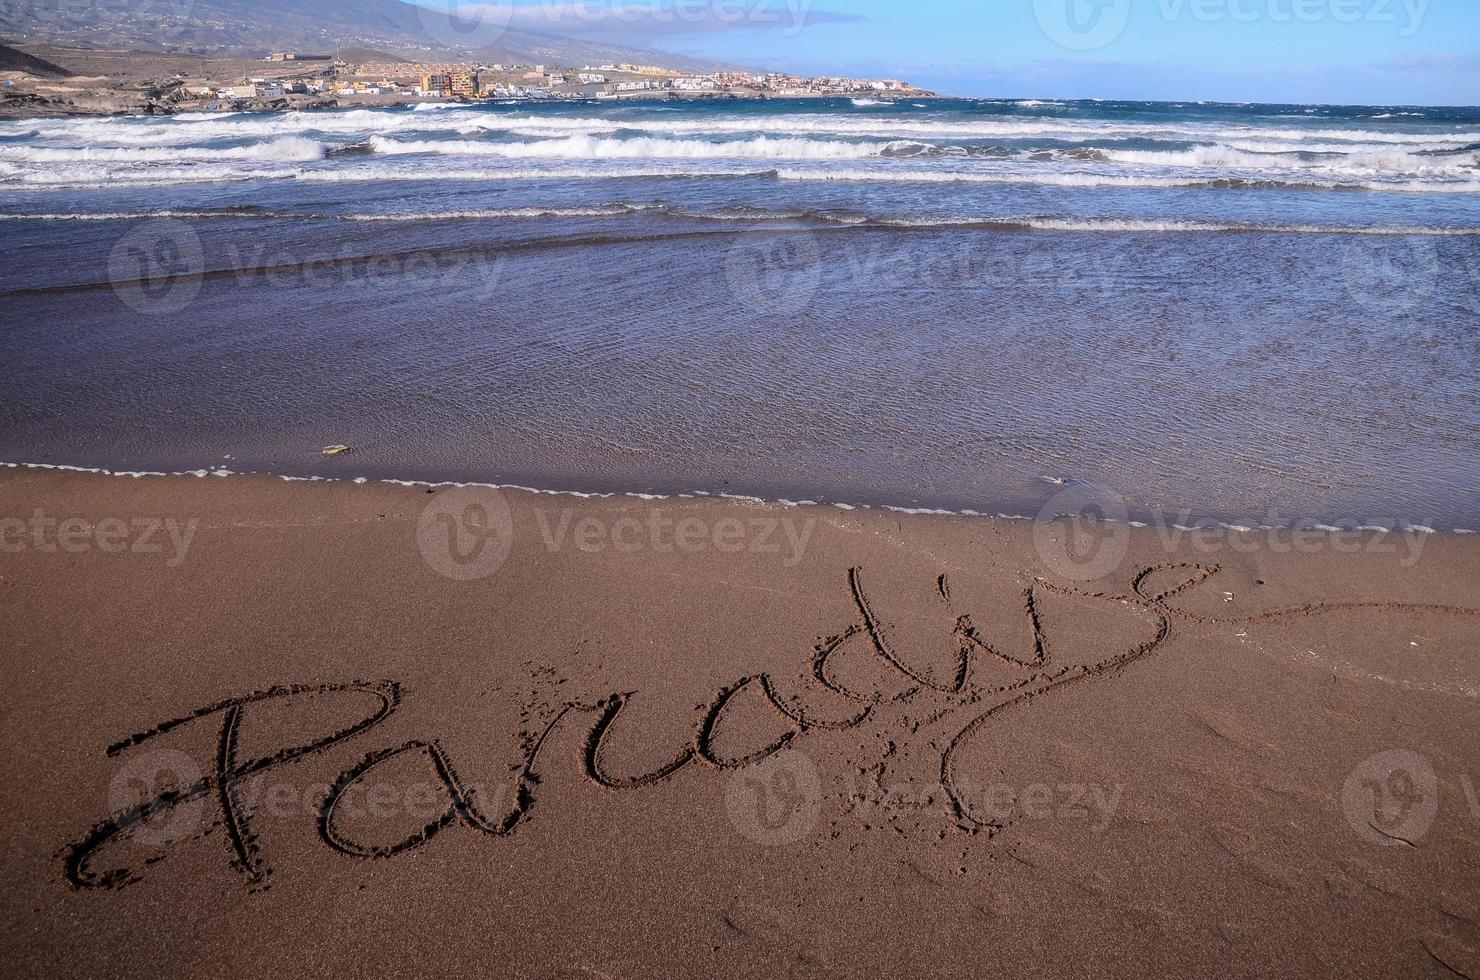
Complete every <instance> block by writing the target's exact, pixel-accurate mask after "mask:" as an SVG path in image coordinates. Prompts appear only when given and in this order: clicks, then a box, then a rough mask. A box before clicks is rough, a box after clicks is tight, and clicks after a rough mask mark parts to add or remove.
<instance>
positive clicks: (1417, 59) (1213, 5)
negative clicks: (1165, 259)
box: [423, 0, 1480, 105]
mask: <svg viewBox="0 0 1480 980" xmlns="http://www.w3.org/2000/svg"><path fill="white" fill-rule="evenodd" d="M423 2H427V3H437V2H438V0H423ZM454 2H456V0H454ZM488 2H495V0H488ZM496 2H503V3H506V4H507V3H512V4H513V6H514V12H513V17H512V21H511V26H517V27H520V28H524V29H534V30H545V31H549V32H551V33H560V34H569V35H572V36H578V37H584V38H589V39H591V40H601V41H607V42H611V43H620V44H626V45H633V46H641V47H646V48H653V49H658V50H663V51H670V52H674V53H679V54H687V55H694V56H702V57H708V58H717V59H722V60H725V61H733V62H736V63H741V64H746V65H755V66H759V67H772V68H778V69H790V70H795V71H799V72H806V73H829V74H852V75H868V76H889V77H904V78H908V79H909V80H911V81H914V82H917V83H919V84H922V85H925V86H927V87H930V88H935V89H937V90H939V91H941V92H943V93H946V94H953V95H977V96H1003V97H1011V96H1016V97H1034V96H1036V97H1049V98H1129V99H1217V100H1226V101H1284V102H1340V103H1365V104H1398V103H1415V104H1463V105H1475V104H1480V2H1476V0H919V2H916V3H903V2H900V0H496ZM506 16H507V13H506Z"/></svg>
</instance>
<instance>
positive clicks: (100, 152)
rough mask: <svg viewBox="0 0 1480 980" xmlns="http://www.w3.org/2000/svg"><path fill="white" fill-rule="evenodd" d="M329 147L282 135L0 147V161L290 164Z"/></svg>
mask: <svg viewBox="0 0 1480 980" xmlns="http://www.w3.org/2000/svg"><path fill="white" fill-rule="evenodd" d="M328 149H329V147H328V146H327V145H326V144H324V143H320V142H318V141H317V140H311V139H305V138H304V137H301V136H284V137H280V138H278V139H273V140H268V141H266V142H262V143H252V144H249V145H247V146H229V147H209V146H184V147H174V146H172V147H136V146H129V147H123V146H99V147H90V146H84V147H48V146H24V145H16V144H5V145H0V160H7V161H16V162H22V163H77V162H100V163H146V164H147V163H180V162H184V161H188V160H205V161H210V160H261V161H267V162H278V163H292V162H300V163H303V162H308V161H310V160H320V159H322V158H323V157H324V154H325V152H327V150H328Z"/></svg>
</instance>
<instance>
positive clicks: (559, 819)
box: [0, 470, 1480, 977]
mask: <svg viewBox="0 0 1480 980" xmlns="http://www.w3.org/2000/svg"><path fill="white" fill-rule="evenodd" d="M428 490H429V488H425V487H405V486H394V485H385V484H366V485H358V486H357V485H352V484H346V483H288V482H283V481H281V480H275V479H268V478H255V477H233V478H229V479H216V478H213V477H204V478H191V477H169V478H165V477H148V478H139V479H130V478H122V477H110V476H100V475H91V474H76V473H58V472H45V471H28V470H11V471H5V472H0V501H3V507H0V519H3V521H4V522H3V523H0V549H3V550H0V627H3V630H4V635H5V636H6V638H7V642H6V644H5V653H4V657H5V662H4V666H5V675H6V678H7V681H8V683H7V684H6V685H5V689H4V694H3V695H0V697H3V702H0V704H3V708H0V739H3V742H0V744H3V753H0V761H3V766H4V770H3V772H4V777H5V778H4V779H3V781H0V786H3V789H0V794H3V795H0V814H3V818H4V821H5V826H6V827H7V828H9V833H7V835H6V839H5V843H4V859H3V860H4V881H5V884H6V886H7V887H6V888H5V890H4V897H3V899H0V902H3V906H4V915H3V922H4V926H3V930H4V932H3V939H0V942H3V948H4V949H5V951H6V954H7V959H8V960H10V961H11V962H12V963H13V964H14V965H13V967H12V970H13V971H14V972H15V973H16V975H40V974H46V975H50V976H58V975H66V976H85V975H86V976H95V975H117V976H132V975H146V974H148V975H156V974H159V973H161V972H164V973H171V974H180V973H188V974H191V975H222V974H229V975H232V976H244V977H255V976H282V975H322V974H325V973H328V972H330V971H333V972H336V973H344V974H346V975H360V974H375V975H380V974H390V973H403V974H404V973H409V972H411V971H415V972H417V973H419V974H427V973H432V972H440V973H444V974H451V975H462V974H472V973H477V974H479V975H513V976H536V977H542V976H555V975H561V976H603V975H605V976H691V975H700V974H705V975H714V974H730V973H742V972H743V973H747V974H764V975H794V976H881V975H907V976H941V975H961V974H986V973H991V974H999V975H1004V976H1022V975H1032V976H1045V977H1051V976H1084V975H1088V974H1091V973H1093V974H1096V975H1127V976H1129V975H1135V976H1140V975H1145V974H1147V973H1152V972H1154V973H1173V972H1174V973H1177V974H1190V973H1193V972H1194V971H1198V972H1203V971H1214V970H1216V971H1217V972H1218V973H1219V974H1222V975H1250V976H1252V975H1261V976H1267V975H1294V974H1302V975H1310V974H1316V975H1338V974H1339V975H1359V976H1426V975H1435V976H1452V975H1456V974H1457V975H1468V976H1476V975H1480V802H1477V793H1476V780H1477V779H1480V739H1476V738H1475V730H1476V722H1477V720H1480V643H1477V639H1480V613H1477V611H1476V608H1475V607H1480V599H1477V596H1480V588H1477V585H1480V540H1477V539H1476V538H1475V537H1474V536H1460V535H1445V534H1432V535H1412V536H1406V537H1405V536H1401V535H1379V534H1374V533H1366V534H1359V535H1342V536H1335V537H1333V536H1330V535H1320V534H1313V535H1307V536H1304V537H1302V538H1300V539H1298V540H1295V539H1292V538H1290V537H1289V536H1275V537H1272V538H1271V537H1269V536H1256V535H1238V534H1232V533H1230V532H1223V533H1221V534H1217V535H1213V534H1209V535H1207V536H1204V537H1201V538H1197V537H1193V536H1189V535H1171V534H1169V533H1168V532H1166V531H1163V530H1159V529H1151V528H1148V529H1136V530H1132V529H1129V528H1124V527H1122V528H1118V529H1115V530H1113V531H1112V532H1111V533H1109V534H1107V535H1106V536H1104V537H1103V538H1099V539H1097V541H1096V545H1095V547H1092V548H1089V549H1088V550H1086V551H1084V552H1083V553H1081V552H1079V551H1076V550H1072V549H1066V543H1067V541H1068V538H1067V535H1068V534H1069V529H1068V528H1066V527H1065V526H1063V525H1058V526H1043V525H1032V524H1028V523H1026V522H1005V521H995V520H987V519H971V518H957V517H941V516H928V515H905V514H894V513H885V512H880V511H862V510H858V511H844V510H841V509H836V508H831V507H782V506H779V505H774V504H771V505H762V504H757V503H749V502H744V501H734V500H718V499H667V500H643V499H638V498H633V497H619V498H610V499H582V498H575V497H565V496H548V495H534V494H530V493H524V492H514V491H504V492H494V491H489V490H479V489H476V488H472V489H456V488H451V487H445V488H439V489H436V490H435V491H434V492H428ZM1174 538H1175V540H1174ZM1081 540H1082V539H1081ZM1447 971H1449V972H1447Z"/></svg>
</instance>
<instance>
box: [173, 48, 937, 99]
mask: <svg viewBox="0 0 1480 980" xmlns="http://www.w3.org/2000/svg"><path fill="white" fill-rule="evenodd" d="M266 63H267V64H269V65H272V66H273V67H275V68H278V69H282V68H287V67H290V66H292V67H302V68H304V69H306V70H304V71H302V72H299V73H296V75H294V76H292V77H286V76H285V75H284V73H283V72H282V71H277V72H274V73H273V77H269V76H268V75H267V74H262V75H255V76H254V75H250V74H249V75H247V76H246V77H244V78H243V79H242V80H241V81H240V82H236V83H233V84H231V85H220V86H213V85H212V84H211V83H210V82H208V81H206V80H203V79H202V80H187V81H186V82H185V84H184V85H183V86H182V88H183V93H184V95H186V96H188V97H191V98H194V99H216V100H218V101H221V102H236V101H241V100H260V99H271V98H285V97H287V96H291V95H301V96H320V97H325V96H327V97H330V98H333V99H335V100H336V101H337V102H350V103H355V104H364V103H384V102H386V101H404V100H421V99H440V100H462V101H469V102H471V101H480V100H499V101H503V100H510V99H540V100H543V99H624V98H703V97H712V98H726V97H728V98H827V97H858V96H876V97H880V98H901V97H914V98H919V97H925V96H929V95H931V94H933V93H930V92H927V91H925V90H923V89H920V88H917V87H915V86H913V85H911V84H910V83H909V82H905V81H900V80H898V79H863V78H841V77H829V76H823V77H807V76H802V75H792V74H787V73H782V72H747V71H716V72H711V73H707V74H692V73H685V72H681V71H676V70H674V69H671V68H665V67H663V66H661V65H636V64H626V63H623V64H602V65H582V66H579V67H563V66H555V65H543V64H536V65H515V64H502V63H494V64H479V63H470V62H463V63H435V64H424V63H418V62H412V61H403V60H392V59H388V58H387V59H383V60H376V61H364V62H357V63H351V62H349V61H346V60H343V59H341V58H338V57H334V56H328V55H317V56H315V55H303V54H298V53H295V52H277V53H274V54H272V55H271V56H269V57H268V58H267V59H266ZM316 66H317V67H316Z"/></svg>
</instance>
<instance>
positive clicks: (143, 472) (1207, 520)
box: [0, 460, 1480, 537]
mask: <svg viewBox="0 0 1480 980" xmlns="http://www.w3.org/2000/svg"><path fill="white" fill-rule="evenodd" d="M0 470H37V471H52V472H58V473H78V474H91V475H96V476H110V477H125V478H130V479H143V478H183V477H194V478H206V477H216V478H226V477H236V478H245V479H249V480H278V481H282V482H284V483H322V484H343V485H349V486H374V485H388V486H401V487H423V488H432V489H440V488H454V489H456V488H468V487H471V488H479V489H486V490H495V491H511V492H514V493H526V494H531V495H534V496H547V497H571V498H575V499H582V500H615V499H621V498H628V499H632V500H642V501H650V502H651V501H664V500H729V501H735V502H741V503H747V504H759V505H763V506H775V507H782V508H824V509H834V510H840V511H845V512H851V511H877V512H880V513H887V514H906V515H911V516H935V517H959V518H968V519H972V520H987V521H1009V522H1033V521H1040V522H1041V521H1044V520H1045V519H1048V520H1056V519H1064V518H1068V517H1070V516H1072V517H1073V518H1074V519H1076V520H1081V521H1083V520H1087V521H1088V522H1089V523H1091V524H1104V525H1124V526H1125V527H1128V528H1131V529H1136V530H1142V529H1150V530H1153V531H1163V532H1164V531H1173V532H1179V533H1189V532H1200V531H1226V532H1232V533H1235V534H1240V533H1251V534H1268V533H1280V532H1288V533H1309V532H1319V533H1325V534H1365V533H1372V534H1398V535H1402V536H1404V537H1407V536H1411V535H1436V534H1437V535H1450V536H1458V537H1464V536H1468V535H1480V528H1469V527H1459V526H1455V527H1432V526H1430V525H1428V524H1414V523H1411V522H1410V523H1403V522H1400V521H1394V522H1393V523H1392V524H1391V525H1390V526H1389V525H1380V524H1373V523H1367V524H1357V523H1355V522H1352V521H1348V522H1347V523H1345V524H1333V523H1328V522H1327V521H1325V520H1322V519H1320V518H1293V517H1292V518H1291V519H1290V520H1289V522H1287V523H1285V524H1261V523H1258V522H1257V521H1254V520H1245V519H1239V518H1229V517H1223V518H1219V517H1217V516H1201V517H1198V518H1197V523H1194V524H1182V523H1177V522H1176V521H1174V520H1172V519H1171V517H1172V516H1173V515H1172V514H1171V513H1169V512H1167V511H1163V510H1154V509H1151V510H1146V511H1144V512H1139V511H1138V512H1136V513H1134V514H1133V513H1131V512H1126V513H1125V514H1123V515H1107V514H1105V513H1103V511H1102V510H1101V509H1100V508H1099V506H1098V505H1097V499H1098V498H1096V497H1095V496H1092V495H1091V493H1090V491H1089V490H1087V489H1082V486H1083V485H1082V484H1079V483H1077V481H1070V480H1060V479H1057V478H1055V479H1051V480H1050V479H1046V478H1045V482H1047V483H1050V484H1052V485H1055V486H1060V487H1064V488H1065V489H1064V491H1061V493H1065V494H1068V493H1072V494H1074V496H1073V497H1072V499H1071V500H1069V501H1068V502H1069V503H1072V504H1074V505H1076V506H1075V507H1074V508H1073V509H1072V512H1056V511H1052V510H1051V508H1050V505H1047V504H1046V505H1044V506H1043V507H1042V508H1041V509H1040V511H1039V513H1037V514H1036V515H1031V514H1017V513H1009V512H1007V511H1002V510H992V509H990V508H980V509H978V508H950V507H938V506H929V505H922V504H918V503H915V504H900V503H888V502H885V501H883V500H870V501H860V500H852V501H845V500H831V499H827V495H826V494H814V495H813V496H819V497H822V498H823V499H820V500H813V499H810V497H804V496H800V495H798V497H799V499H791V497H788V496H782V495H774V494H773V495H766V496H762V495H758V494H753V493H735V492H732V491H729V490H704V489H694V488H689V489H682V490H679V489H669V490H663V491H657V490H621V489H585V488H580V487H556V486H531V485H528V484H524V483H510V482H496V481H488V480H473V479H452V478H448V479H432V478H426V479H421V478H414V477H388V476H374V477H372V476H359V475H353V476H350V475H344V476H326V475H323V474H301V475H300V474H292V473H278V472H272V471H267V470H257V469H247V470H236V469H232V468H231V467H230V466H228V465H225V464H212V465H209V466H204V467H196V468H192V469H180V470H153V469H114V468H110V467H104V466H85V465H78V464H70V463H36V462H18V461H16V462H12V461H6V460H0ZM1087 505H1095V507H1094V510H1095V513H1094V516H1092V517H1087V516H1085V515H1083V514H1082V513H1081V511H1082V510H1083V509H1084V508H1085V506H1087ZM1175 514H1176V517H1177V519H1178V520H1186V519H1191V518H1192V517H1193V515H1194V512H1193V511H1192V510H1190V509H1184V510H1181V511H1177V512H1175ZM1143 518H1144V519H1143ZM1477 523H1480V522H1477Z"/></svg>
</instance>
